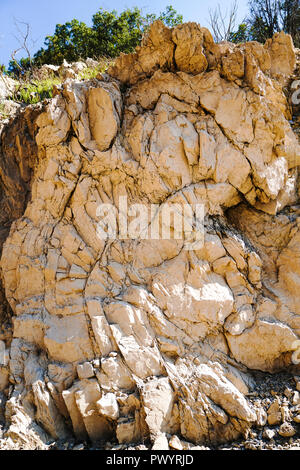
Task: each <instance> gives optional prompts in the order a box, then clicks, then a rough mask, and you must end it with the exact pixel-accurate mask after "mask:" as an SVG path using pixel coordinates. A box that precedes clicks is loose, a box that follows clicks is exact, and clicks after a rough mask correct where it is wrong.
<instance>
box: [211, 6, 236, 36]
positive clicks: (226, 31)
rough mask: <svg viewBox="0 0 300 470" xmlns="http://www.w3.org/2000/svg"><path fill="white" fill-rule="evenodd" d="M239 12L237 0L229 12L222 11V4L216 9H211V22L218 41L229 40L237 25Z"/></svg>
mask: <svg viewBox="0 0 300 470" xmlns="http://www.w3.org/2000/svg"><path fill="white" fill-rule="evenodd" d="M237 12H238V2H237V0H234V2H233V3H232V4H231V7H230V10H229V12H228V11H227V10H226V11H225V12H224V13H222V9H221V6H220V4H218V6H217V7H216V8H215V9H214V10H211V9H209V24H210V27H211V29H212V32H213V36H214V39H215V41H216V42H221V41H228V40H229V38H230V34H231V33H232V32H233V31H234V29H235V26H236V21H237Z"/></svg>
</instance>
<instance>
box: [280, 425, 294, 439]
mask: <svg viewBox="0 0 300 470" xmlns="http://www.w3.org/2000/svg"><path fill="white" fill-rule="evenodd" d="M278 434H279V435H280V436H282V437H292V436H294V435H295V434H296V429H295V428H294V426H293V425H292V424H290V423H283V424H282V425H281V426H280V428H279V431H278Z"/></svg>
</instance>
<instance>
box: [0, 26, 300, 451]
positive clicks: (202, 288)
mask: <svg viewBox="0 0 300 470" xmlns="http://www.w3.org/2000/svg"><path fill="white" fill-rule="evenodd" d="M294 67H295V52H294V49H293V45H292V42H291V40H290V38H289V37H288V36H286V35H284V34H280V35H275V36H274V38H273V39H272V40H270V41H268V42H267V43H266V44H265V45H261V44H258V43H254V42H253V43H247V44H241V45H238V46H236V45H233V44H229V43H228V44H219V45H218V44H214V42H213V39H212V37H211V35H210V33H209V31H208V30H206V29H205V28H201V27H200V26H199V25H197V24H194V23H187V24H185V25H180V26H178V27H176V28H175V29H173V30H169V29H168V28H165V27H164V25H163V24H162V23H161V22H156V23H155V24H154V25H153V26H152V28H151V29H150V31H149V33H148V35H147V36H146V37H145V38H144V40H143V43H142V46H141V47H140V48H137V51H136V53H135V54H129V55H122V56H121V57H120V58H119V59H117V60H116V62H115V64H114V66H113V67H111V69H110V70H109V75H103V76H102V77H100V76H99V80H97V79H95V80H92V81H88V82H77V81H76V80H71V79H70V80H67V81H66V82H65V83H64V85H63V88H62V91H61V93H60V94H57V96H56V97H55V98H54V99H53V100H52V101H51V102H49V103H48V104H47V105H45V106H44V107H43V108H42V109H38V110H35V111H31V112H32V113H33V115H32V123H33V124H32V126H33V127H32V129H33V130H32V134H31V137H30V138H29V137H28V139H29V140H27V141H26V142H27V143H28V142H29V141H30V142H31V144H30V148H28V149H26V151H25V144H24V143H22V142H21V143H20V145H19V147H20V150H19V152H18V153H16V151H15V150H14V151H13V153H10V152H12V151H11V150H10V149H9V148H7V147H6V146H5V145H4V144H3V143H2V150H1V152H2V153H1V167H0V168H1V173H0V176H1V184H2V186H1V187H0V189H1V205H2V207H3V208H4V209H3V211H2V213H3V215H1V217H4V219H3V221H4V222H3V224H4V226H5V224H6V223H7V227H8V228H9V227H10V224H11V223H12V225H11V227H10V232H9V235H8V236H7V233H5V237H4V238H6V240H5V243H4V245H3V252H2V259H1V269H2V279H3V285H4V288H5V296H6V299H7V301H8V302H9V305H10V308H11V309H12V312H13V316H12V321H13V338H12V341H11V344H7V347H8V348H9V351H10V361H9V364H7V366H6V367H5V371H6V372H5V373H6V376H7V377H8V375H9V377H10V379H9V380H10V383H11V386H10V388H9V393H8V383H7V380H6V381H5V383H4V385H2V387H1V383H2V382H1V380H0V391H5V392H6V395H7V398H8V400H7V405H6V408H7V411H6V419H7V422H8V424H9V428H8V431H7V433H6V435H7V437H8V438H14V439H20V440H21V441H22V440H23V441H25V440H26V439H25V434H26V432H27V431H26V430H28V432H29V431H30V432H29V436H30V439H40V440H42V441H43V440H45V439H46V438H45V432H46V433H47V434H48V435H50V436H52V437H53V438H55V439H57V438H62V439H63V438H66V436H68V435H69V433H74V434H75V435H76V437H77V438H79V439H86V438H89V439H91V440H92V441H97V440H102V439H114V438H116V439H117V440H118V441H119V443H122V444H123V443H132V442H139V441H141V440H142V439H147V438H149V437H150V439H151V440H152V442H153V444H154V446H159V444H158V443H159V442H163V441H164V439H165V437H164V436H165V434H166V433H167V434H169V435H181V437H182V438H183V439H186V440H188V441H191V442H194V443H195V444H201V443H205V442H213V443H216V442H225V441H228V440H232V439H234V438H237V437H238V436H240V435H241V434H244V435H245V434H246V433H247V430H248V429H249V428H250V427H251V426H252V425H253V424H255V423H257V422H258V421H259V420H261V416H260V415H259V413H257V411H256V410H255V407H254V406H253V405H252V404H251V402H250V401H249V400H248V399H247V395H248V394H249V392H250V391H251V390H252V388H253V387H254V381H253V379H252V377H251V370H252V369H253V370H260V371H263V372H275V371H278V370H281V369H282V368H286V367H289V366H292V365H293V361H292V357H293V353H294V349H295V347H294V343H295V341H296V340H297V339H298V338H299V336H300V320H299V319H300V311H299V302H298V300H299V299H298V297H299V287H300V232H299V220H300V218H299V217H300V209H299V207H298V206H297V203H298V174H297V167H298V166H299V164H300V146H299V142H298V140H297V137H296V135H295V134H294V132H293V130H292V128H291V125H290V123H289V120H290V119H291V108H290V106H289V105H288V101H287V98H286V96H285V95H284V93H283V87H284V85H285V84H286V83H287V80H288V77H289V75H291V74H292V72H293V70H294ZM34 113H37V115H36V116H35V115H34ZM17 119H18V118H17ZM6 132H9V131H6ZM16 139H17V137H16ZM19 140H20V139H19ZM19 147H18V142H17V141H16V144H15V147H14V148H19ZM10 168H12V169H13V170H14V171H11V172H10ZM125 196H126V197H127V201H128V206H129V207H132V205H133V204H144V205H145V206H146V207H147V208H148V209H149V212H150V211H151V204H152V205H156V210H157V211H158V213H159V211H161V210H162V208H163V207H164V205H165V204H166V203H167V202H168V203H173V204H177V207H183V206H186V205H187V206H190V207H191V208H193V207H194V206H195V204H202V205H204V206H205V214H206V216H205V240H204V245H203V246H202V247H197V249H194V250H191V249H190V250H187V249H185V248H186V242H187V240H186V239H184V238H182V239H172V238H171V239H169V240H168V239H163V240H162V239H160V240H157V239H151V237H150V238H148V239H143V237H140V238H138V239H130V237H123V238H125V239H120V238H116V239H114V240H113V239H111V240H103V239H101V238H100V237H99V233H98V232H97V227H98V222H99V214H98V212H97V208H98V207H99V205H100V204H111V205H112V208H116V209H120V210H121V207H120V205H121V202H120V201H121V200H122V198H124V197H125ZM298 214H299V217H298ZM297 217H298V218H299V220H298V218H297ZM163 223H164V221H162V220H161V219H160V222H159V224H160V225H163ZM173 228H174V230H175V227H173ZM4 238H3V239H4ZM126 238H127V239H126ZM1 374H4V372H1V369H0V379H1V377H2V375H1ZM32 422H33V423H35V427H32V425H31V423H32ZM37 436H38V437H37ZM41 436H42V437H41ZM174 439H175V438H174ZM175 440H176V439H175ZM167 442H168V441H167ZM161 445H162V444H161ZM174 445H175V444H174ZM155 448H157V447H155Z"/></svg>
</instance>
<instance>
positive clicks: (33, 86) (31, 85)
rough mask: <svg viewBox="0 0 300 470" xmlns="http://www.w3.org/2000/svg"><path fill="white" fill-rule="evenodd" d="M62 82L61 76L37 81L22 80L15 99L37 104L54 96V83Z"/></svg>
mask: <svg viewBox="0 0 300 470" xmlns="http://www.w3.org/2000/svg"><path fill="white" fill-rule="evenodd" d="M60 83H61V79H60V78H46V79H43V80H41V81H37V82H33V81H30V82H22V83H20V85H19V86H18V87H17V89H16V91H15V93H14V99H16V100H17V101H19V102H21V103H24V104H36V103H39V102H40V101H43V100H44V99H47V98H52V96H53V87H54V85H59V84H60Z"/></svg>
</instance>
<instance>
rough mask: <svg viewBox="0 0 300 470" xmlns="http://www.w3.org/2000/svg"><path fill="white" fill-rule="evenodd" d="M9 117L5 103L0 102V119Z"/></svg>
mask: <svg viewBox="0 0 300 470" xmlns="http://www.w3.org/2000/svg"><path fill="white" fill-rule="evenodd" d="M8 117H9V114H8V112H7V111H6V108H5V105H4V104H3V103H0V121H2V120H3V119H7V118H8Z"/></svg>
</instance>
